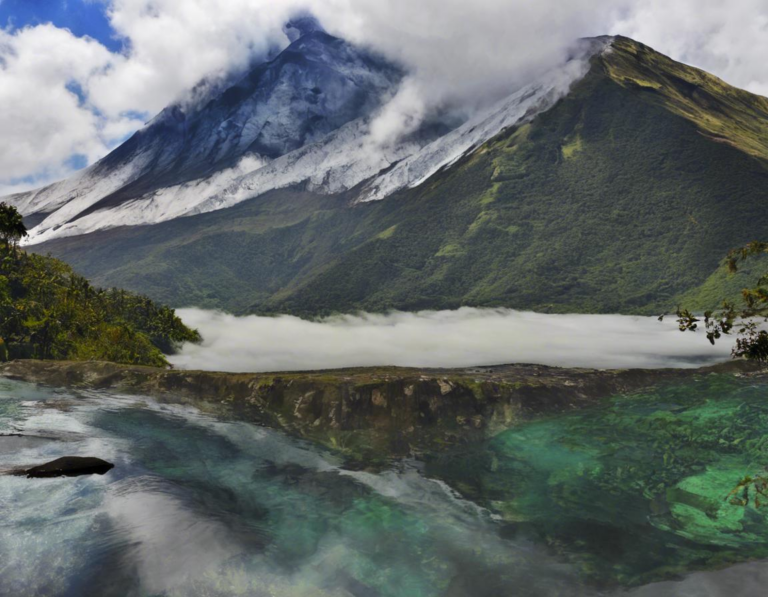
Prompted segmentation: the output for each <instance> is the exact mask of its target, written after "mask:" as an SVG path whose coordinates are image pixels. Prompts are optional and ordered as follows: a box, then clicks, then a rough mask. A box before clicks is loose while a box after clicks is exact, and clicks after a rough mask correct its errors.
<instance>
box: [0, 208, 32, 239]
mask: <svg viewBox="0 0 768 597" xmlns="http://www.w3.org/2000/svg"><path fill="white" fill-rule="evenodd" d="M25 236H27V227H26V226H25V225H24V219H23V218H22V217H21V214H20V213H19V211H18V210H17V209H16V208H15V207H14V206H13V205H8V204H7V203H0V241H2V242H3V243H4V244H5V246H6V247H15V246H16V245H17V244H18V242H19V241H20V240H21V239H22V238H24V237H25Z"/></svg>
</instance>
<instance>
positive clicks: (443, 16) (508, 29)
mask: <svg viewBox="0 0 768 597" xmlns="http://www.w3.org/2000/svg"><path fill="white" fill-rule="evenodd" d="M105 1H107V4H108V6H109V9H108V10H109V19H110V21H111V23H112V26H113V28H114V29H115V31H116V33H117V35H119V36H120V37H121V38H122V39H123V40H124V42H125V43H124V50H123V51H122V53H110V52H109V51H108V50H107V49H106V48H105V47H104V46H102V45H101V44H99V43H98V42H96V41H94V40H90V39H87V38H77V37H75V36H74V35H72V34H71V33H70V32H69V31H66V30H62V29H57V28H56V27H53V26H52V25H50V24H48V25H39V26H36V27H32V28H27V29H22V30H5V31H3V30H0V139H1V140H2V144H0V184H5V185H6V186H8V185H9V184H11V181H13V179H18V178H23V177H27V176H32V175H34V176H35V177H37V179H41V177H42V178H54V177H57V176H63V175H64V174H66V173H67V172H68V171H69V170H70V169H71V168H70V167H69V166H67V159H68V158H69V157H70V156H72V155H73V154H82V155H85V156H86V158H87V160H88V161H93V160H95V159H97V158H98V157H100V156H101V155H103V154H104V153H105V152H106V151H107V150H108V149H109V148H110V147H111V146H112V145H113V144H114V143H116V142H118V141H119V140H121V139H122V138H124V137H125V136H126V135H128V134H130V133H131V132H132V131H133V130H135V129H136V128H138V127H139V126H140V124H141V121H142V119H141V118H140V117H137V115H140V116H145V115H146V116H151V115H153V114H154V113H156V112H158V111H159V110H161V109H162V108H163V107H164V106H166V105H167V104H168V103H170V102H172V101H174V100H177V99H179V98H180V97H182V95H183V94H184V93H185V92H187V91H188V90H189V89H190V88H191V87H192V86H193V85H195V84H196V83H197V82H198V81H200V80H201V79H203V78H207V79H208V80H209V82H211V83H214V84H215V83H216V82H217V81H218V80H220V79H221V78H222V77H224V76H225V75H226V74H227V73H228V72H232V71H233V70H234V71H236V70H238V69H242V68H243V67H245V66H246V65H247V64H248V63H249V61H251V60H252V59H253V58H254V57H255V56H263V55H264V54H265V53H266V52H267V50H268V49H269V48H270V47H273V46H274V45H275V44H278V45H280V44H285V43H286V39H285V37H284V36H283V35H282V33H281V27H282V23H283V22H284V21H285V19H286V18H287V16H288V15H290V14H291V13H292V12H294V11H295V10H296V9H297V8H299V7H302V6H306V7H308V8H310V9H311V10H312V11H314V12H315V13H316V14H317V15H318V16H319V17H320V19H321V20H322V21H323V23H324V24H325V25H326V27H327V28H328V29H329V31H331V32H332V33H334V34H338V35H340V36H343V37H345V38H347V39H349V40H351V41H353V42H355V43H358V44H365V45H368V46H371V47H373V48H374V49H376V50H378V51H380V52H382V53H384V54H385V55H387V56H389V57H390V58H391V59H394V60H398V61H400V62H402V63H403V64H405V65H406V66H407V67H408V68H409V70H410V72H411V76H410V77H409V78H408V79H407V83H406V84H405V86H404V87H403V88H402V90H401V91H400V93H398V94H397V95H396V96H395V98H394V100H393V103H391V104H390V105H388V106H387V108H386V109H385V110H383V111H382V114H381V117H380V119H379V120H378V121H377V122H376V126H375V128H374V138H375V139H376V140H377V141H379V142H380V143H386V142H387V141H389V140H391V139H392V137H393V136H397V135H398V134H401V133H403V132H408V131H409V130H411V129H412V128H413V127H414V126H416V125H417V124H418V122H419V121H420V119H421V118H422V117H424V116H425V115H427V114H429V113H430V112H431V111H433V110H435V109H436V108H449V109H457V110H460V111H463V112H467V113H469V112H472V111H473V110H474V109H475V108H477V107H478V105H482V104H487V103H490V102H492V101H493V100H496V99H498V98H499V96H501V95H504V94H506V93H508V92H510V91H512V90H513V89H514V88H516V87H519V86H520V85H522V84H524V83H526V82H528V81H529V80H530V79H531V78H532V77H533V76H535V75H536V74H537V73H539V72H540V71H541V70H543V69H546V68H548V67H549V66H552V65H554V64H555V63H556V62H558V61H560V60H562V58H563V56H564V55H565V52H566V48H567V46H568V45H569V43H570V42H571V41H572V40H573V39H574V38H577V37H580V36H589V35H599V34H604V33H624V34H627V35H630V36H632V37H635V38H638V39H639V40H640V41H644V42H645V43H647V44H649V45H651V46H652V47H656V48H657V49H659V50H661V51H663V52H665V53H668V54H670V55H671V56H672V57H673V58H677V59H681V60H684V61H686V62H689V63H692V64H694V65H697V66H701V67H703V68H706V69H707V70H710V71H712V72H714V73H715V74H718V75H720V76H722V77H724V78H725V79H726V80H727V81H729V82H731V83H734V84H736V85H739V86H743V87H746V88H748V89H750V90H752V91H756V92H759V93H768V70H766V69H765V67H764V56H765V55H766V54H768V30H767V28H768V2H766V0H739V1H738V2H728V3H726V2H724V1H722V0H569V1H568V2H562V1H558V0H541V1H539V2H530V1H529V0H474V1H473V2H472V3H468V2H466V0H418V1H414V0H105ZM73 83H74V84H76V86H77V87H78V88H79V89H80V90H82V93H83V94H84V98H83V99H81V98H79V97H78V95H77V93H75V92H73V90H72V89H73V87H72V84H73Z"/></svg>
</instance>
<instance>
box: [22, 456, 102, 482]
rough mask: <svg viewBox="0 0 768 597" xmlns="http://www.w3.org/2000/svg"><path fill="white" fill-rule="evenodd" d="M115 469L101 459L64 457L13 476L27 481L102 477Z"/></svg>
mask: <svg viewBox="0 0 768 597" xmlns="http://www.w3.org/2000/svg"><path fill="white" fill-rule="evenodd" d="M113 468H115V465H114V464H112V463H111V462H107V461H106V460H101V458H90V457H88V458H82V457H79V456H64V457H63V458H57V459H56V460H54V461H52V462H48V463H47V464H41V465H40V466H34V467H32V468H29V469H26V470H21V471H17V472H16V473H15V474H16V475H19V476H26V477H27V478H29V479H44V478H48V477H79V476H81V475H103V474H104V473H107V472H109V471H110V470H112V469H113Z"/></svg>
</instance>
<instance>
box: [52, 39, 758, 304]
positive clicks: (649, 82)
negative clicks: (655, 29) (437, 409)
mask: <svg viewBox="0 0 768 597" xmlns="http://www.w3.org/2000/svg"><path fill="white" fill-rule="evenodd" d="M767 237H768V100H766V99H765V98H762V97H759V96H755V95H752V94H749V93H747V92H744V91H740V90H737V89H735V88H732V87H730V86H728V85H727V84H725V83H723V82H722V81H720V80H719V79H717V78H715V77H712V76H711V75H708V74H706V73H703V72H702V71H699V70H696V69H693V68H690V67H686V66H684V65H681V64H679V63H676V62H674V61H672V60H670V59H668V58H666V57H664V56H662V55H661V54H658V53H656V52H654V51H653V50H650V49H649V48H646V47H645V46H642V45H641V44H638V43H636V42H633V41H631V40H628V39H625V38H617V39H616V41H615V42H614V44H613V48H612V50H611V51H610V52H608V53H606V54H604V55H603V56H599V57H597V58H595V59H594V60H593V64H592V68H591V70H590V72H589V74H588V75H587V76H586V77H585V78H584V79H583V80H582V81H580V82H579V83H577V84H576V85H575V86H574V88H573V89H572V91H571V93H570V94H569V95H568V96H567V97H565V98H564V99H563V100H561V101H560V102H558V104H557V105H556V106H555V107H554V108H553V109H552V110H550V111H548V112H546V113H544V114H541V115H539V116H537V117H536V118H535V119H534V120H533V121H532V122H530V123H529V124H526V125H523V126H521V127H518V128H515V129H514V130H508V131H506V132H505V133H503V134H501V135H500V136H498V137H497V138H495V139H493V140H492V141H491V142H489V143H487V144H486V145H485V146H483V147H482V148H480V149H479V150H478V151H476V152H475V153H474V154H472V155H470V156H468V157H466V158H465V159H463V160H462V161H461V162H459V163H458V164H456V165H454V166H453V167H452V168H450V169H448V170H447V171H444V172H441V173H439V174H437V175H435V176H434V177H433V178H431V179H430V180H428V181H427V182H426V183H425V184H423V185H422V186H420V187H418V188H416V189H412V190H408V191H404V192H401V193H399V194H397V195H395V196H393V197H390V198H388V199H386V200H383V201H379V202H375V203H371V204H362V205H356V206H354V207H350V203H349V198H348V197H343V196H342V197H332V198H328V197H316V196H312V195H311V194H309V193H306V192H303V191H301V190H291V191H281V192H274V193H270V194H268V195H265V196H263V197H259V198H257V199H254V200H251V201H249V202H247V203H244V204H241V205H238V206H236V207H235V208H231V209H228V210H224V211H220V212H214V213H211V214H205V215H201V216H195V217H191V218H183V219H179V220H176V221H173V222H168V223H165V224H159V225H155V226H152V227H144V228H124V229H118V230H112V231H107V232H103V233H98V234H92V235H89V236H86V237H80V238H69V239H62V240H60V241H54V242H51V243H48V244H47V245H43V246H42V247H39V248H38V250H43V251H51V252H53V253H54V254H56V255H57V256H61V257H63V258H64V259H66V260H68V261H69V262H71V263H72V264H73V265H74V266H75V267H76V268H77V269H79V270H80V271H82V272H83V273H85V274H86V275H88V276H90V277H92V278H94V279H95V280H96V281H98V282H99V283H101V284H106V285H118V286H122V287H126V288H131V289H135V290H140V291H142V292H145V293H147V294H149V295H150V296H152V297H154V298H157V299H161V300H163V301H166V302H169V303H170V304H173V305H176V306H181V305H198V306H206V307H214V306H215V307H224V308H227V309H231V310H235V311H239V312H248V311H250V312H264V311H281V312H286V311H287V312H294V313H301V314H321V313H328V312H334V311H350V310H355V309H366V310H384V309H389V308H399V309H422V308H452V307H458V306H460V305H475V306H507V307H514V308H525V309H536V310H554V311H584V312H587V311H589V312H624V313H656V312H658V311H660V310H665V309H669V308H673V307H675V306H676V303H677V301H678V300H680V298H681V297H683V296H684V297H685V298H686V299H687V300H690V301H694V302H698V303H707V302H709V301H711V300H719V298H720V297H718V299H714V298H713V297H714V296H716V295H717V292H716V291H717V289H718V288H722V289H724V290H725V291H728V292H732V291H733V289H734V288H737V287H738V286H739V284H740V281H739V280H724V279H721V278H723V276H722V275H720V274H719V273H718V267H719V265H720V263H721V260H722V258H723V257H724V255H725V254H726V253H727V251H728V250H729V249H731V248H734V247H737V246H740V245H743V244H745V243H747V242H749V241H752V240H757V239H765V238H767ZM745 275H746V274H745ZM718 280H719V281H718ZM748 281H751V280H745V283H746V282H748Z"/></svg>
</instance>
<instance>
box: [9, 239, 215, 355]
mask: <svg viewBox="0 0 768 597" xmlns="http://www.w3.org/2000/svg"><path fill="white" fill-rule="evenodd" d="M198 340H200V336H199V334H198V333H197V332H196V331H194V330H190V329H189V328H187V327H186V326H185V325H184V324H183V323H182V322H181V320H180V319H179V318H178V317H176V315H175V313H174V311H173V310H172V309H169V308H168V307H164V306H161V305H157V304H155V303H154V302H152V301H151V300H150V299H148V298H146V297H143V296H137V295H135V294H131V293H130V292H126V291H123V290H116V289H113V290H102V289H99V288H94V287H93V286H91V285H90V284H89V282H88V281H87V280H86V279H85V278H83V277H82V276H79V275H77V274H75V273H74V272H73V271H72V270H71V268H69V266H67V265H66V264H65V263H62V262H61V261H59V260H57V259H53V258H50V257H44V256H41V255H33V254H27V253H25V252H23V251H20V250H18V249H16V248H15V247H13V246H10V245H6V244H0V361H3V360H6V359H8V358H11V359H15V358H36V359H70V360H101V361H114V362H117V363H128V364H137V365H153V366H164V365H167V364H168V362H167V361H166V358H165V356H164V353H170V352H172V351H173V349H174V347H175V346H176V345H177V344H180V343H182V342H184V341H193V342H194V341H198Z"/></svg>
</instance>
